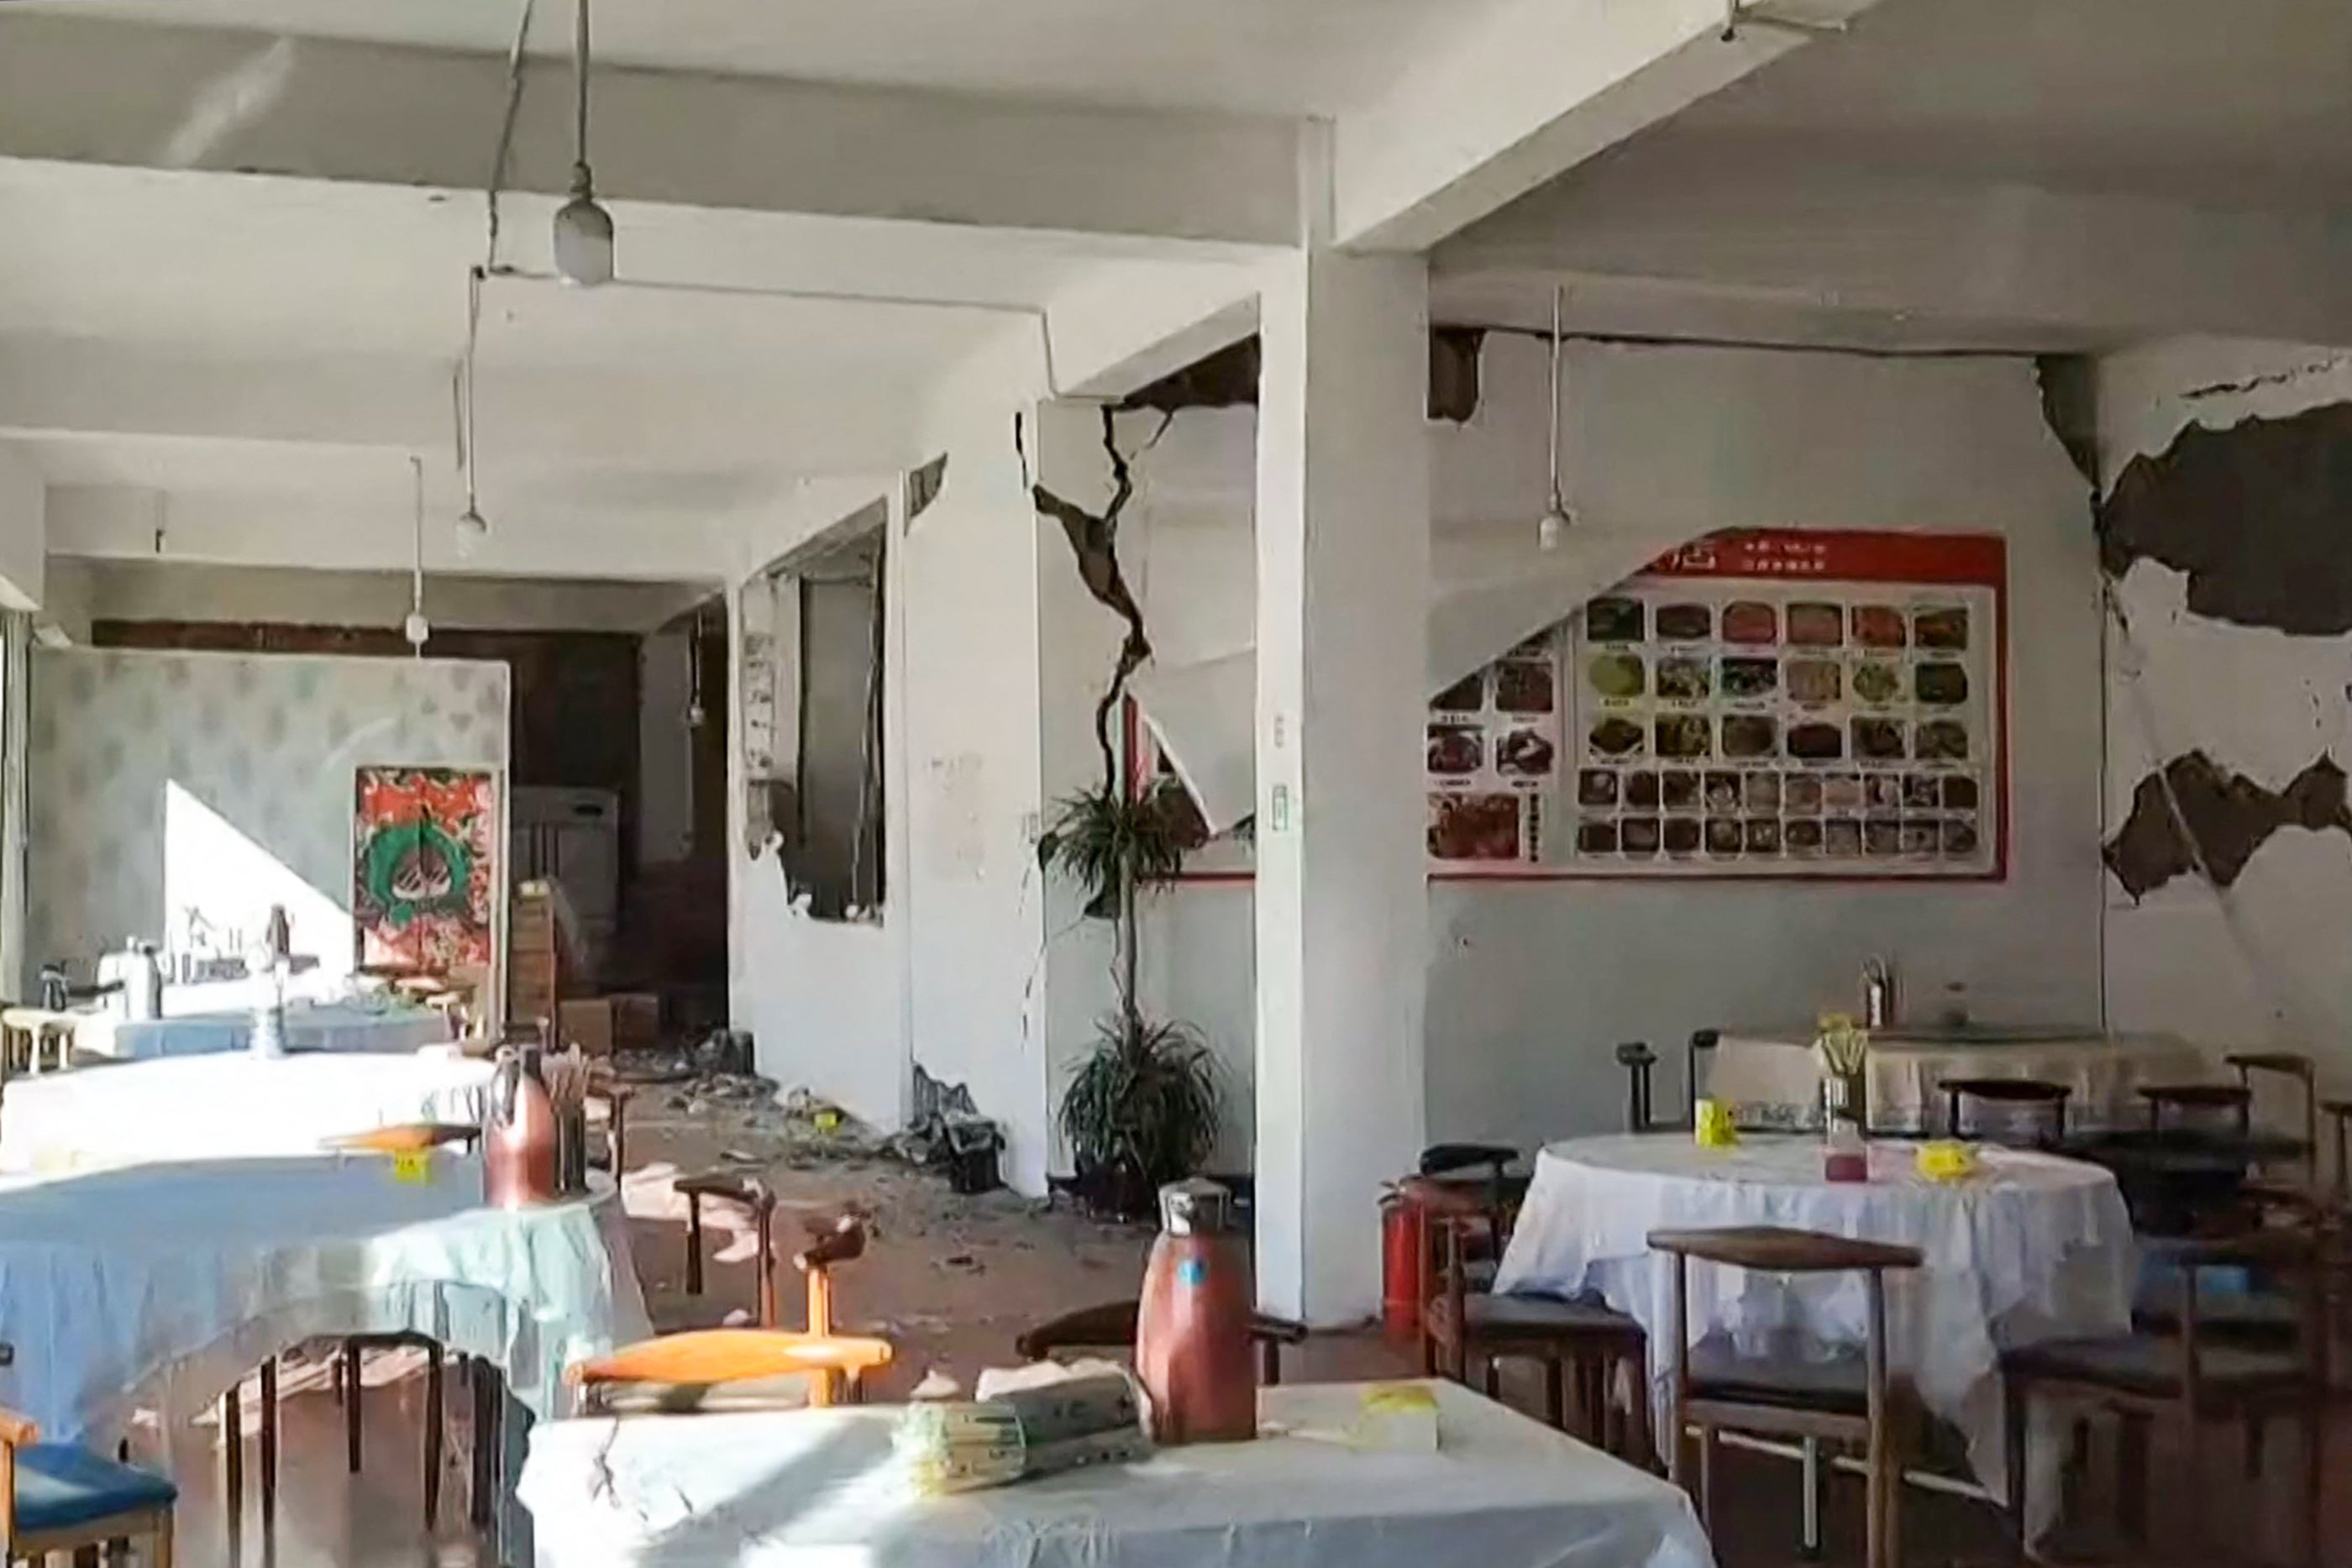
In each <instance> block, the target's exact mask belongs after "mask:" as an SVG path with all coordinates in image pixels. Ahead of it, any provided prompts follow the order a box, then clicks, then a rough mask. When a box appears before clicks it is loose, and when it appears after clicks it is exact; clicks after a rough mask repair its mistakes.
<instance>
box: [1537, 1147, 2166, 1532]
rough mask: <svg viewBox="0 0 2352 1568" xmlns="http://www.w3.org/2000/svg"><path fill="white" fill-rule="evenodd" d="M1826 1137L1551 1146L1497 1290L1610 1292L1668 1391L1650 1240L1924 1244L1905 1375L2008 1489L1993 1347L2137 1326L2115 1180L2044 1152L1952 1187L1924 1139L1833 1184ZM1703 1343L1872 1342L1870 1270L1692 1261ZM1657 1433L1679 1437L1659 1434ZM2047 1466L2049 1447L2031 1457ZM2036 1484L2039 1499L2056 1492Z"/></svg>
mask: <svg viewBox="0 0 2352 1568" xmlns="http://www.w3.org/2000/svg"><path fill="white" fill-rule="evenodd" d="M1821 1148H1822V1145H1821V1141H1820V1140H1819V1139H1818V1138H1811V1137H1777V1138H1758V1137H1750V1138H1748V1139H1747V1140H1745V1141H1743V1142H1742V1143H1741V1144H1740V1145H1738V1147H1736V1148H1732V1149H1703V1148H1700V1147H1699V1146H1698V1145H1696V1143H1694V1142H1693V1141H1692V1140H1691V1139H1690V1137H1689V1136H1688V1135H1687V1134H1683V1135H1675V1134H1653V1135H1649V1136H1629V1135H1620V1136H1615V1137H1605V1138H1580V1139H1575V1140H1571V1141H1570V1142H1567V1143H1560V1144H1554V1145H1551V1146H1549V1148H1547V1149H1545V1150H1544V1151H1543V1153H1542V1154H1541V1155H1539V1156H1538V1158H1537V1161H1536V1169H1535V1179H1534V1181H1533V1183H1532V1185H1531V1186H1529V1188H1528V1199H1527V1204H1526V1207H1524V1208H1522V1209H1521V1210H1520V1213H1519V1219H1518V1226H1517V1229H1516V1230H1514V1231H1513V1232H1512V1235H1511V1243H1510V1246H1509V1247H1508V1249H1506V1251H1505V1252H1504V1255H1503V1261H1502V1266H1501V1269H1500V1270H1499V1271H1498V1273H1497V1275H1496V1281H1495V1288H1496V1290H1497V1291H1538V1292H1550V1293H1555V1294H1566V1293H1570V1292H1573V1291H1578V1290H1580V1289H1584V1288H1587V1287H1591V1288H1594V1289H1598V1290H1599V1291H1601V1293H1602V1294H1603V1295H1604V1296H1606V1297H1607V1298H1608V1301H1609V1302H1610V1304H1611V1305H1612V1306H1614V1307H1615V1308H1617V1310H1618V1311H1620V1312H1630V1313H1631V1314H1633V1316H1634V1317H1635V1318H1637V1319H1639V1320H1640V1321H1641V1322H1642V1326H1643V1328H1644V1329H1646V1330H1647V1331H1648V1332H1649V1334H1650V1343H1651V1351H1650V1359H1651V1370H1652V1373H1653V1375H1654V1376H1655V1377H1656V1378H1657V1379H1658V1380H1659V1386H1660V1389H1661V1392H1662V1393H1663V1390H1664V1388H1665V1386H1666V1383H1667V1380H1668V1379H1669V1378H1670V1377H1671V1375H1672V1373H1673V1368H1674V1362H1673V1359H1672V1351H1671V1343H1672V1336H1673V1327H1674V1270H1673V1260H1671V1259H1669V1258H1666V1257H1665V1256H1664V1255H1662V1254H1658V1253H1654V1252H1652V1251H1651V1250H1650V1248H1649V1241H1648V1237H1649V1233H1650V1232H1651V1231H1652V1230H1654V1229H1658V1228H1666V1227H1673V1228H1708V1227H1716V1226H1735V1225H1780V1226H1789V1227H1792V1228H1798V1229H1804V1230H1822V1231H1828V1232H1831V1233H1832V1234H1835V1235H1839V1236H1850V1237H1859V1238H1864V1239H1869V1240H1873V1241H1886V1242H1895V1243H1899V1244H1903V1245H1907V1246H1912V1247H1916V1248H1918V1249H1920V1251H1921V1252H1922V1253H1924V1254H1925V1256H1926V1262H1925V1264H1924V1265H1923V1267H1921V1268H1920V1269H1918V1270H1912V1271H1909V1272H1906V1273H1895V1274H1890V1275H1889V1276H1888V1281H1889V1283H1888V1333H1889V1338H1890V1340H1891V1341H1892V1345H1891V1357H1892V1362H1893V1364H1894V1365H1895V1368H1896V1369H1897V1370H1898V1371H1899V1372H1901V1373H1902V1374H1904V1375H1906V1376H1908V1377H1909V1378H1910V1379H1911V1381H1912V1383H1913V1385H1915V1386H1916V1389H1917V1390H1918V1393H1919V1395H1920V1397H1921V1398H1922V1399H1923V1400H1924V1401H1925V1402H1926V1404H1927V1407H1928V1408H1929V1409H1930V1410H1931V1411H1933V1412H1934V1413H1935V1414H1936V1415H1937V1416H1941V1417H1943V1418H1944V1419H1945V1420H1947V1421H1948V1422H1950V1423H1951V1424H1952V1425H1953V1426H1955V1427H1958V1428H1959V1429H1960V1431H1961V1432H1962V1433H1964V1434H1965V1435H1966V1436H1967V1437H1968V1439H1969V1458H1970V1460H1971V1463H1972V1464H1973V1466H1974V1468H1975V1469H1976V1472H1977V1475H1978V1478H1979V1479H1980V1480H1982V1481H1983V1482H1984V1483H1985V1485H1986V1486H1987V1487H1988V1488H1990V1489H1991V1490H1993V1491H1994V1492H1996V1493H1997V1494H1998V1493H2000V1492H2001V1491H2003V1490H2005V1484H2004V1480H2003V1477H2004V1469H2003V1463H2002V1454H2003V1445H2002V1434H2001V1422H2000V1382H1999V1378H1998V1376H1997V1375H1996V1367H1995V1361H1996V1350H1995V1347H1996V1345H2010V1344H2024V1343H2032V1342H2034V1341H2036V1340H2039V1339H2047V1338H2052V1337H2055V1336H2059V1335H2066V1334H2091V1333H2121V1332H2124V1331H2126V1330H2127V1329H2128V1328H2129V1327H2130V1324H2131V1291H2132V1281H2133V1271H2134V1268H2135V1252H2134V1247H2133V1241H2132V1231H2131V1217H2130V1216H2129V1215H2128V1214H2127V1213H2126V1211H2125V1208H2124V1200H2123V1195H2122V1193H2121V1192H2120V1191H2119V1190H2117V1188H2116V1181H2115V1177H2114V1176H2111V1175H2109V1174H2108V1173H2107V1172H2105V1171H2104V1170H2101V1169H2099V1168H2098V1167H2097V1166H2088V1165H2084V1164H2081V1163H2078V1162H2076V1161H2073V1160H2063V1159H2058V1158H2055V1157H2053V1156H2050V1155H2035V1154H2022V1153H2012V1152H2010V1151H2006V1150H2000V1149H1985V1150H1983V1151H1982V1156H1983V1160H1984V1168H1983V1170H1982V1171H1981V1172H1980V1173H1979V1175H1978V1176H1975V1177H1973V1178H1971V1179H1969V1180H1968V1181H1966V1182H1961V1183H1956V1184H1952V1185H1939V1184H1937V1183H1934V1182H1929V1181H1927V1180H1926V1179H1925V1178H1923V1177H1921V1176H1919V1175H1918V1174H1917V1173H1916V1169H1915V1167H1914V1164H1913V1161H1914V1158H1915V1155H1916V1150H1915V1148H1914V1147H1913V1146H1911V1145H1899V1144H1890V1145H1873V1147H1872V1149H1871V1179H1870V1181H1868V1182H1866V1183H1853V1184H1842V1185H1833V1184H1831V1183H1829V1182H1825V1181H1823V1180H1822V1174H1821V1169H1822V1166H1821V1158H1822V1156H1821ZM1690 1319H1691V1324H1692V1333H1693V1336H1694V1338H1697V1337H1703V1336H1705V1335H1706V1334H1707V1333H1711V1332H1716V1331H1723V1332H1727V1333H1731V1334H1733V1335H1734V1336H1735V1337H1736V1338H1738V1340H1740V1341H1742V1342H1743V1343H1745V1344H1746V1345H1747V1346H1748V1348H1750V1349H1757V1348H1761V1346H1762V1342H1763V1341H1764V1340H1765V1339H1766V1338H1767V1337H1768V1336H1770V1335H1773V1334H1775V1333H1781V1332H1784V1331H1795V1332H1796V1333H1798V1334H1800V1335H1801V1337H1803V1338H1805V1339H1807V1340H1810V1341H1811V1342H1813V1343H1817V1344H1820V1345H1823V1346H1834V1345H1843V1346H1853V1345H1859V1344H1861V1343H1864V1340H1865V1339H1866V1338H1867V1335H1868V1327H1867V1314H1866V1312H1865V1304H1864V1286H1863V1283H1862V1281H1861V1278H1860V1276H1858V1275H1853V1274H1827V1275H1815V1276H1810V1277H1806V1276H1798V1277H1792V1278H1783V1277H1780V1276H1772V1275H1764V1274H1755V1273H1748V1272H1746V1271H1743V1270H1735V1269H1725V1268H1719V1267H1717V1266H1716V1265H1713V1264H1706V1263H1694V1264H1692V1265H1691V1281H1690ZM1658 1430H1659V1432H1660V1433H1661V1434H1664V1432H1665V1431H1667V1430H1668V1426H1667V1424H1665V1423H1663V1422H1662V1423H1661V1424H1660V1426H1659V1427H1658ZM2032 1457H2033V1459H2034V1468H2035V1469H2036V1470H2037V1471H2044V1472H2046V1471H2049V1470H2050V1469H2052V1461H2053V1459H2054V1457H2055V1451H2054V1448H2051V1447H2050V1446H2049V1445H2046V1444H2044V1443H2042V1442H2040V1441H2037V1442H2036V1443H2035V1444H2034V1453H2033V1456H2032ZM2052 1479H2054V1478H2053V1476H2052V1475H2051V1474H2047V1473H2045V1474H2038V1475H2037V1476H2036V1478H2035V1484H2034V1485H2033V1486H2032V1489H2031V1495H2032V1497H2033V1498H2034V1499H2036V1500H2037V1502H2040V1501H2047V1500H2051V1499H2053V1498H2054V1497H2055V1495H2056V1489H2055V1488H2054V1486H2053V1485H2051V1484H2048V1483H2049V1482H2050V1481H2051V1480H2052Z"/></svg>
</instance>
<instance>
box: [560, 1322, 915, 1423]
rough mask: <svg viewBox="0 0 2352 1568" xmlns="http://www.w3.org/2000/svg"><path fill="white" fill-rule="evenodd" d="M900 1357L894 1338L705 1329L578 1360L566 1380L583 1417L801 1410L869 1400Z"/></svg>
mask: <svg viewBox="0 0 2352 1568" xmlns="http://www.w3.org/2000/svg"><path fill="white" fill-rule="evenodd" d="M893 1354H895V1353H894V1352H893V1351H892V1349H891V1346H890V1343H889V1342H888V1341H887V1340H879V1339H858V1338H848V1337H841V1336H835V1335H827V1334H806V1333H787V1332H785V1331H783V1330H781V1329H702V1330H699V1331H698V1332H696V1333H677V1334H667V1335H664V1336H663V1337H661V1338H659V1339H649V1340H646V1341H644V1342H642V1343H637V1344H633V1345H628V1346H625V1347H624V1348H622V1349H620V1350H616V1351H614V1353H613V1354H610V1355H602V1356H598V1357H596V1358H595V1359H594V1360H593V1361H585V1362H581V1363H578V1364H574V1365H573V1366H572V1367H570V1368H568V1369H567V1370H566V1371H565V1374H564V1377H565V1380H566V1381H567V1382H569V1383H570V1384H571V1385H572V1386H573V1388H575V1389H576V1390H577V1391H578V1399H579V1404H580V1408H581V1410H582V1412H583V1414H609V1415H652V1414H661V1415H688V1414H693V1413H697V1412H708V1411H719V1410H772V1409H797V1408H799V1407H800V1406H803V1405H814V1406H825V1405H832V1404H835V1403H836V1402H838V1401H839V1400H841V1399H845V1400H846V1401H847V1402H848V1403H851V1404H856V1403H859V1402H861V1401H862V1400H863V1398H864V1391H865V1380H866V1378H867V1377H869V1376H870V1375H873V1374H874V1373H875V1372H877V1371H879V1370H880V1369H881V1368H883V1367H885V1366H887V1365H889V1364H890V1361H891V1357H892V1355H893Z"/></svg>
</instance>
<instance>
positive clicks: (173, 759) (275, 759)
mask: <svg viewBox="0 0 2352 1568" xmlns="http://www.w3.org/2000/svg"><path fill="white" fill-rule="evenodd" d="M32 675H33V678H32V710H33V711H32V730H31V755H30V758H29V771H30V793H31V797H32V800H31V811H30V826H31V832H30V839H29V846H28V853H29V859H30V867H29V874H28V876H27V879H26V880H27V883H28V893H29V897H28V900H27V904H28V908H27V912H26V915H27V918H26V944H25V959H26V966H27V967H28V968H32V969H37V967H38V966H39V965H40V964H42V963H44V962H47V961H52V960H56V959H66V960H68V961H70V962H72V963H73V964H74V966H75V967H76V969H77V970H78V971H79V972H81V973H88V972H89V970H88V967H89V964H90V963H91V962H92V961H93V960H94V958H95V956H96V955H98V954H99V953H100V952H102V951H105V950H107V949H109V948H114V947H120V946H121V945H122V942H123V939H124V938H125V937H127V936H131V935H132V934H134V933H135V934H137V935H139V936H145V937H148V938H150V939H151V940H154V941H158V942H161V941H163V940H164V939H165V937H166V933H167V930H171V929H177V928H178V926H179V925H180V923H181V922H182V921H184V918H185V911H186V910H187V909H188V908H189V907H192V906H193V907H196V908H199V909H200V910H201V911H202V913H203V915H204V916H205V918H206V919H207V920H209V921H211V922H212V923H213V924H215V925H224V926H227V927H229V928H232V929H246V928H248V927H249V926H250V925H252V924H254V923H256V922H257V920H258V918H260V917H261V916H263V915H266V914H267V912H268V905H269V904H270V903H273V902H277V903H283V904H286V905H287V907H288V908H289V912H290V913H291V914H292V915H293V917H294V925H295V949H296V951H298V952H302V953H310V954H315V955H317V956H319V957H320V960H321V962H322V963H323V964H326V965H329V966H330V967H336V968H341V967H348V965H349V963H350V946H351V938H350V927H349V922H348V915H349V911H350V905H351V882H352V872H351V855H352V776H353V772H354V770H355V769H356V768H359V767H361V766H362V765H366V764H376V763H411V764H417V765H439V766H446V767H475V768H483V767H487V768H497V769H499V770H500V771H501V772H503V770H504V769H505V768H506V765H507V759H508V727H509V694H508V673H507V669H506V666H504V665H503V664H482V663H470V662H460V661H456V660H438V659H427V660H416V659H381V658H313V657H300V656H294V655H285V654H263V655H257V656H248V655H241V654H231V653H145V652H120V651H110V652H84V651H72V652H46V651H45V652H41V653H36V655H35V657H34V660H33V671H32ZM500 836H501V837H503V834H501V835H500ZM503 850H504V845H503V843H501V844H499V851H500V852H501V853H502V852H503ZM171 906H176V907H171ZM339 923H340V924H339Z"/></svg>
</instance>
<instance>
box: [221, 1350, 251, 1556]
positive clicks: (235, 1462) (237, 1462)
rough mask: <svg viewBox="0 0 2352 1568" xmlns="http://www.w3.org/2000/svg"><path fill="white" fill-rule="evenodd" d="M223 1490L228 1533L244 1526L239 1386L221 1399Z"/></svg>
mask: <svg viewBox="0 0 2352 1568" xmlns="http://www.w3.org/2000/svg"><path fill="white" fill-rule="evenodd" d="M220 1424H221V1490H223V1491H224V1492H226V1494H227V1495H226V1499H225V1501H226V1505H227V1513H228V1518H229V1529H230V1531H236V1530H237V1529H238V1528H239V1527H240V1526H242V1525H243V1523H244V1522H245V1409H244V1405H243V1402H242V1401H241V1400H240V1399H239V1398H238V1390H237V1388H236V1385H234V1384H232V1385H230V1386H229V1391H228V1392H227V1393H226V1394H224V1395H222V1396H221V1403H220Z"/></svg>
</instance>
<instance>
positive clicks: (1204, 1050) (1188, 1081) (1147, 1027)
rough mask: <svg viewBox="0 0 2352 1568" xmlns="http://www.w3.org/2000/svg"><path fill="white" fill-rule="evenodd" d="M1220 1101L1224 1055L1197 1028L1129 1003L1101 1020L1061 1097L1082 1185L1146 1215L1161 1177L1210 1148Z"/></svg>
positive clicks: (1187, 1167)
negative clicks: (1145, 1013) (1153, 1018)
mask: <svg viewBox="0 0 2352 1568" xmlns="http://www.w3.org/2000/svg"><path fill="white" fill-rule="evenodd" d="M1222 1104H1223V1096H1222V1095H1221V1094H1220V1092H1219V1091H1218V1087H1217V1068H1216V1059H1215V1057H1213V1055H1211V1054H1210V1051H1209V1048H1208V1045H1207V1043H1206V1042H1204V1041H1203V1040H1202V1039H1201V1037H1200V1035H1199V1034H1198V1033H1197V1032H1196V1031H1194V1030H1192V1028H1191V1027H1189V1026H1188V1025H1185V1024H1181V1023H1149V1022H1146V1021H1145V1020H1144V1019H1140V1018H1139V1017H1137V1016H1136V1014H1135V1012H1134V1009H1131V1008H1129V1009H1121V1010H1120V1011H1119V1012H1118V1013H1116V1014H1114V1015H1112V1016H1111V1017H1109V1018H1107V1019H1103V1020H1102V1023H1101V1025H1100V1026H1099V1028H1098V1030H1097V1035H1096V1040H1095V1049H1094V1051H1093V1053H1092V1054H1091V1055H1089V1056H1088V1057H1087V1060H1086V1061H1085V1062H1084V1063H1083V1064H1082V1065H1081V1066H1080V1067H1079V1068H1078V1071H1077V1073H1076V1076H1074V1077H1073V1078H1072V1079H1071V1080H1070V1086H1069V1089H1068V1091H1067V1092H1066V1093H1064V1095H1063V1096H1062V1110H1061V1124H1062V1134H1063V1136H1065V1137H1066V1138H1067V1139H1068V1140H1069V1142H1070V1148H1071V1151H1072V1153H1073V1154H1074V1155H1075V1156H1076V1161H1077V1166H1078V1176H1079V1180H1080V1185H1081V1187H1082V1188H1084V1189H1087V1190H1088V1191H1089V1193H1090V1196H1091V1197H1093V1199H1094V1201H1095V1202H1097V1204H1098V1205H1099V1206H1101V1207H1105V1208H1108V1209H1112V1210H1115V1211H1117V1212H1119V1213H1121V1214H1124V1215H1127V1216H1129V1217H1130V1218H1139V1217H1140V1216H1143V1215H1148V1214H1149V1213H1150V1211H1151V1207H1152V1202H1153V1195H1154V1194H1156V1193H1157V1192H1158V1190H1159V1189H1160V1186H1161V1185H1162V1184H1163V1183H1166V1182H1171V1181H1179V1180H1181V1179H1182V1178H1183V1177H1185V1176H1190V1175H1191V1174H1192V1172H1194V1171H1196V1170H1198V1169H1199V1168H1200V1166H1201V1162H1202V1161H1203V1160H1205V1159H1207V1158H1208V1157H1209V1151H1210V1150H1211V1149H1212V1148H1213V1147H1214V1146H1215V1145H1216V1141H1217V1123H1218V1115H1219V1113H1220V1111H1221V1109H1222Z"/></svg>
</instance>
